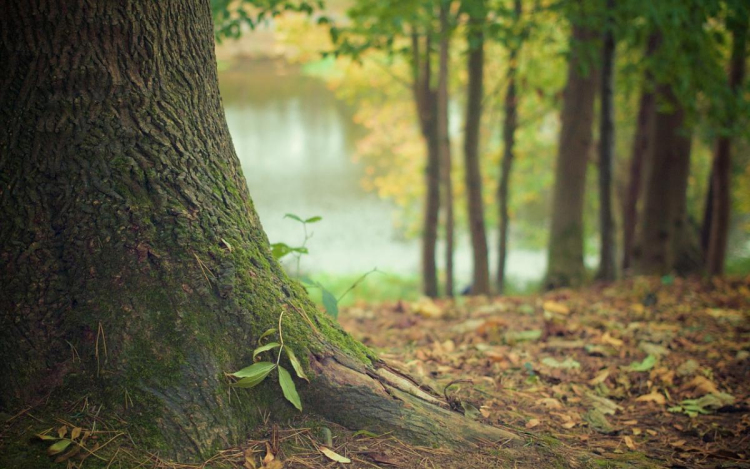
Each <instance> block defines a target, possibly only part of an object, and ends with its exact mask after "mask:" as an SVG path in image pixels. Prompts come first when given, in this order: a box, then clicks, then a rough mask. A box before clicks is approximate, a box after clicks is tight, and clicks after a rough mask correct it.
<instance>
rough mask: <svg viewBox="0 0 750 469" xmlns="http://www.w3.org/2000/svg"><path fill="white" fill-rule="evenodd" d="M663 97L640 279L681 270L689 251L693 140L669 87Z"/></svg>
mask: <svg viewBox="0 0 750 469" xmlns="http://www.w3.org/2000/svg"><path fill="white" fill-rule="evenodd" d="M656 95H657V98H658V99H662V100H663V101H664V103H665V104H666V105H667V108H666V109H665V110H658V109H657V110H656V112H655V113H654V116H653V117H652V123H651V125H652V131H651V135H652V136H653V138H652V139H651V142H650V145H649V151H648V153H647V156H646V161H645V163H646V181H645V183H646V185H645V187H644V199H643V213H642V217H641V223H640V224H639V236H638V245H637V246H636V249H635V250H634V255H633V262H634V267H635V269H636V272H637V273H639V274H655V275H664V274H667V273H669V272H671V271H672V270H673V269H675V266H676V263H677V262H678V261H679V260H680V257H681V256H682V255H683V254H684V250H685V249H686V246H687V239H688V238H689V236H688V233H687V214H686V207H687V203H686V200H687V181H688V175H689V169H690V143H691V142H690V140H691V139H690V136H689V134H687V133H686V129H685V128H684V125H685V111H684V109H683V107H682V105H681V104H680V103H679V102H678V101H677V99H676V98H675V96H674V93H673V92H672V90H671V89H670V87H669V86H668V85H659V86H658V87H657V92H656Z"/></svg>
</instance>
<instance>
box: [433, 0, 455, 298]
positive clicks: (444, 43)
mask: <svg viewBox="0 0 750 469" xmlns="http://www.w3.org/2000/svg"><path fill="white" fill-rule="evenodd" d="M439 3H440V7H439V9H440V12H439V15H440V28H439V37H440V46H439V59H438V60H439V63H438V84H437V97H436V99H437V133H438V152H439V153H440V167H441V169H442V174H441V181H442V189H443V190H442V194H443V203H442V205H443V213H444V217H445V218H444V228H445V296H447V297H452V296H453V293H454V290H455V287H454V286H453V248H454V245H455V240H454V231H455V216H454V213H453V206H454V203H453V178H452V173H453V171H452V169H453V162H452V157H451V140H450V134H449V128H450V126H449V119H448V118H449V110H448V104H449V103H450V98H449V94H448V82H449V78H450V76H449V71H448V67H449V66H450V63H449V62H450V42H451V32H452V28H451V23H450V14H451V5H452V4H453V2H452V1H451V0H439Z"/></svg>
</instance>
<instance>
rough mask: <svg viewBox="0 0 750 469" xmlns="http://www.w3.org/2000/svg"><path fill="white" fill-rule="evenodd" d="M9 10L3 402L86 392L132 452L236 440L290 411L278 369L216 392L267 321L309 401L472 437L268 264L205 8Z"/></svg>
mask: <svg viewBox="0 0 750 469" xmlns="http://www.w3.org/2000/svg"><path fill="white" fill-rule="evenodd" d="M6 3H7V4H6V8H5V10H4V11H3V15H0V57H2V60H0V219H2V221H3V222H2V223H1V224H0V284H2V285H3V287H2V289H0V353H2V357H3V358H2V360H0V374H1V375H2V380H0V410H1V411H2V412H4V413H5V412H7V413H9V414H14V415H15V414H16V413H17V411H18V410H19V409H20V408H23V407H25V406H27V405H35V406H37V407H36V408H35V410H34V414H35V415H36V418H43V419H49V420H50V421H53V419H54V418H55V417H62V418H65V419H70V418H75V419H77V418H85V415H80V414H79V415H77V416H74V417H71V416H70V415H65V414H64V413H65V412H66V409H69V408H72V407H75V408H76V409H78V408H79V403H80V401H81V399H82V398H83V397H85V398H86V402H87V405H88V408H92V407H93V408H95V409H98V411H97V421H101V422H105V423H106V422H110V423H113V424H114V425H115V428H117V429H118V430H122V431H125V432H127V431H129V432H130V435H132V437H133V438H134V439H135V440H136V442H137V443H139V447H140V448H141V449H143V450H145V451H159V453H160V455H161V456H162V457H165V456H167V457H173V458H176V459H179V460H190V459H195V458H197V457H201V456H206V455H208V454H210V453H213V452H215V451H216V450H217V449H218V448H221V447H224V446H228V445H233V444H237V443H239V442H242V441H244V440H245V439H246V437H247V431H248V430H250V429H251V428H253V427H254V426H255V425H257V424H260V423H262V422H261V417H260V415H259V412H258V409H259V408H265V409H271V410H272V415H277V414H280V415H285V414H286V415H288V414H289V412H292V411H294V410H293V409H292V408H291V407H290V405H289V404H288V403H286V402H285V401H284V400H283V399H281V398H280V395H281V393H280V391H279V389H278V382H276V378H274V377H269V378H267V379H266V381H265V382H264V383H263V384H261V385H260V386H258V387H256V388H254V389H253V390H252V392H247V391H245V390H241V389H235V390H234V391H232V392H231V396H232V397H231V399H230V392H229V391H230V387H229V384H228V380H227V377H226V375H225V373H226V372H230V371H234V370H237V369H239V368H241V367H243V366H246V365H248V364H249V363H251V362H252V349H253V348H254V346H255V345H256V344H257V339H258V337H259V336H260V335H261V334H262V333H263V332H264V331H266V330H267V329H269V328H271V327H281V328H282V329H283V340H284V344H285V347H286V348H288V349H291V350H294V351H295V352H296V356H297V357H299V358H300V359H301V360H302V362H303V364H304V367H305V369H306V370H307V371H308V373H309V377H310V380H311V383H310V384H309V385H307V384H305V383H304V382H299V381H298V382H297V387H298V390H299V392H300V394H301V396H302V399H303V403H304V408H305V410H311V411H317V412H320V413H321V414H322V415H324V416H327V417H328V418H330V419H332V420H334V421H338V422H341V423H342V424H344V425H352V426H356V427H357V428H363V427H370V428H373V429H377V428H380V429H381V430H382V431H395V432H396V433H398V434H403V435H404V436H405V437H407V438H413V439H415V440H420V441H423V442H424V443H427V444H440V442H441V441H444V442H447V443H448V444H453V445H457V444H463V440H464V439H470V440H471V439H474V440H476V439H478V438H486V437H487V436H486V435H485V436H482V435H483V434H486V433H487V431H488V430H487V428H486V427H483V426H480V425H479V424H477V423H475V422H471V421H469V420H467V419H465V418H463V417H462V416H460V415H459V414H457V413H455V412H452V411H450V410H449V409H448V408H447V407H448V406H447V404H445V403H444V401H442V400H441V399H440V398H439V394H437V393H434V392H429V391H428V392H426V393H421V391H419V390H418V389H416V388H414V387H413V386H410V385H409V384H408V381H406V380H404V379H403V377H399V376H398V373H397V372H394V371H393V370H391V369H390V368H388V367H387V366H386V365H384V364H383V363H382V362H379V361H378V360H377V359H376V358H375V357H374V355H373V354H372V352H370V351H369V350H367V349H366V348H365V347H364V346H362V345H361V344H359V343H357V342H356V341H354V340H353V339H352V338H351V337H350V336H348V335H347V334H346V333H345V332H343V331H342V330H341V329H340V328H339V326H338V325H337V324H336V323H335V322H334V321H333V320H332V319H330V318H329V317H327V316H326V315H324V314H321V313H319V312H318V310H317V309H316V308H315V306H314V305H313V304H312V303H311V302H310V300H309V299H308V298H307V294H306V293H305V291H304V290H303V289H302V288H301V287H300V286H299V285H298V284H297V283H296V282H293V281H290V280H289V279H288V278H287V277H286V275H285V274H284V272H283V271H282V269H281V268H280V266H279V265H278V263H276V262H275V261H274V259H273V256H272V255H271V251H270V248H269V244H268V240H267V238H266V235H265V234H264V232H263V229H262V227H261V224H260V221H259V220H258V216H257V215H256V213H255V211H254V209H253V206H252V202H251V200H250V197H249V195H248V190H247V187H246V182H245V179H244V177H243V175H242V172H241V170H240V164H239V161H238V159H237V157H236V155H235V153H234V149H233V147H232V144H231V140H230V137H229V132H228V129H227V125H226V121H225V119H224V114H223V110H222V107H221V100H220V97H219V91H218V85H217V76H216V60H215V57H214V42H213V25H212V22H211V16H210V8H209V4H208V2H197V1H188V0H171V1H168V0H165V1H159V2H150V1H142V2H129V3H123V2H110V1H95V0H94V1H91V0H86V1H83V0H80V1H73V0H71V1H67V2H56V1H37V2H26V1H17V2H12V3H11V2H6ZM282 314H283V315H282ZM279 335H281V330H279ZM105 343H106V345H105ZM281 364H282V365H284V366H286V367H287V368H288V369H291V367H290V364H289V362H288V360H287V359H286V358H283V359H282V360H281ZM410 388H414V389H410ZM420 393H421V394H420ZM417 396H419V397H417ZM73 403H75V404H73ZM76 413H78V410H76ZM40 425H42V424H40ZM47 426H49V425H47ZM39 430H41V428H40V429H39ZM22 431H23V432H24V434H23V436H21V435H17V437H16V438H15V439H11V438H10V435H8V434H5V433H4V436H3V439H4V441H3V444H4V445H5V446H4V447H3V451H0V466H2V467H28V465H29V461H32V460H33V461H40V459H39V458H38V456H37V455H38V452H39V447H38V446H37V445H30V444H29V434H30V433H29V432H28V429H25V430H22ZM34 431H36V429H32V430H31V434H33V432H34ZM490 432H491V435H490V436H489V438H492V439H496V438H497V439H500V438H502V437H503V435H505V436H510V437H511V438H514V439H516V437H514V436H513V435H512V434H508V432H504V431H502V430H499V429H491V430H490ZM498 432H499V433H498ZM9 441H13V442H14V443H13V444H14V445H15V447H14V448H12V450H9V451H6V449H7V448H8V446H7V445H8V443H7V442H9ZM515 441H517V440H515ZM24 451H25V452H24ZM27 458H30V459H27ZM48 462H49V467H57V464H56V463H54V462H53V459H49V460H48ZM44 466H47V465H46V464H45V465H44ZM44 466H42V465H35V467H44Z"/></svg>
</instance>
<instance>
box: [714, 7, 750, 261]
mask: <svg viewBox="0 0 750 469" xmlns="http://www.w3.org/2000/svg"><path fill="white" fill-rule="evenodd" d="M734 22H735V23H736V24H733V25H731V26H733V27H732V57H731V59H730V65H729V88H730V89H731V91H732V94H733V95H735V99H736V100H737V101H741V97H740V96H739V95H738V90H740V89H741V88H742V82H743V80H744V74H745V57H746V54H745V42H746V40H747V30H748V17H747V15H746V14H741V15H738V16H737V18H735V19H734ZM732 104H734V103H732ZM731 151H732V141H731V138H730V137H729V136H728V135H722V136H720V137H719V139H718V141H717V142H716V154H715V156H714V163H713V168H712V171H711V176H712V179H711V185H710V186H711V189H712V190H711V191H709V193H710V195H711V199H709V200H710V202H711V207H712V210H711V212H710V217H707V219H708V220H710V234H709V238H708V253H707V258H706V267H707V269H708V274H709V275H722V274H723V273H724V260H725V258H726V251H727V239H728V237H729V212H730V209H731V205H732V198H731V190H730V189H731V183H732V181H731V176H732V174H731V172H732V162H731Z"/></svg>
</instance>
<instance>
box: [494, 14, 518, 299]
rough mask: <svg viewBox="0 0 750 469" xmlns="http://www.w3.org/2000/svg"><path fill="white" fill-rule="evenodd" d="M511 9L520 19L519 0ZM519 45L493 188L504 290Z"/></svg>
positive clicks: (510, 78)
mask: <svg viewBox="0 0 750 469" xmlns="http://www.w3.org/2000/svg"><path fill="white" fill-rule="evenodd" d="M513 11H514V15H515V23H516V25H517V24H518V23H519V22H520V19H521V13H522V7H521V0H514V2H513ZM520 48H521V42H520V39H519V40H518V42H516V43H514V44H513V46H512V47H511V48H510V54H509V65H508V90H507V91H506V93H505V121H504V122H503V142H504V143H505V149H504V150H503V159H502V162H501V163H500V165H501V167H500V184H499V185H498V189H497V200H498V207H499V209H500V214H499V215H500V217H499V218H500V227H499V230H498V232H499V237H500V239H499V240H498V261H497V293H498V294H500V295H502V294H503V293H504V292H505V263H506V257H507V253H508V225H509V218H508V199H509V185H510V171H511V169H512V166H513V148H514V145H515V138H516V128H517V127H518V97H517V95H516V74H517V73H518V63H517V62H518V52H519V50H520Z"/></svg>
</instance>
